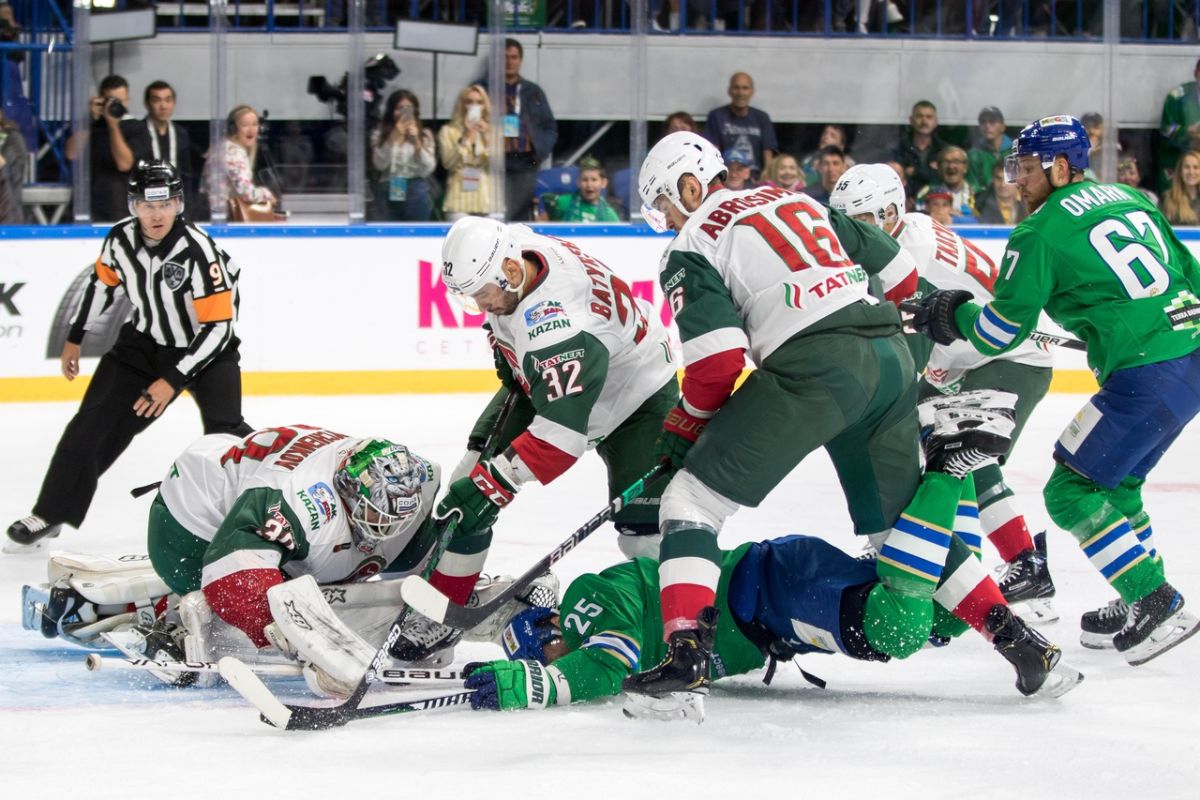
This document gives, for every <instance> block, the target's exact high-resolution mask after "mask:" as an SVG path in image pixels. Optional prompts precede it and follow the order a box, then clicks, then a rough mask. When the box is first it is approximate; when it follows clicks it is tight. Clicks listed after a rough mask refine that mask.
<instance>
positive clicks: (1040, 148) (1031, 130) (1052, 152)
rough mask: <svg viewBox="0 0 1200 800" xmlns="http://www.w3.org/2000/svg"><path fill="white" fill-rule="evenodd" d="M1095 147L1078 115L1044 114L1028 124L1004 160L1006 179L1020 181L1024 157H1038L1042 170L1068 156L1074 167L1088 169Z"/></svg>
mask: <svg viewBox="0 0 1200 800" xmlns="http://www.w3.org/2000/svg"><path fill="white" fill-rule="evenodd" d="M1091 149H1092V142H1091V140H1090V139H1089V138H1088V134H1087V128H1085V127H1083V123H1082V122H1080V121H1079V120H1077V119H1075V117H1071V116H1068V115H1066V114H1059V115H1058V116H1054V117H1042V118H1041V119H1039V120H1038V121H1037V122H1033V123H1030V124H1029V125H1026V126H1025V127H1024V128H1023V129H1021V132H1020V133H1019V134H1018V135H1017V138H1016V141H1014V142H1013V148H1012V154H1011V155H1009V156H1008V157H1007V158H1005V159H1004V179H1005V180H1007V181H1008V182H1009V183H1016V182H1017V175H1018V174H1019V173H1018V170H1017V165H1018V163H1019V162H1020V158H1021V156H1036V157H1037V158H1038V160H1039V161H1041V163H1042V169H1044V170H1046V169H1050V167H1051V165H1053V164H1054V159H1055V158H1056V157H1057V156H1059V155H1064V156H1066V157H1067V163H1068V164H1070V166H1071V169H1073V170H1085V169H1087V167H1088V152H1089V151H1090V150H1091Z"/></svg>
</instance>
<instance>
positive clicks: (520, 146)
mask: <svg viewBox="0 0 1200 800" xmlns="http://www.w3.org/2000/svg"><path fill="white" fill-rule="evenodd" d="M524 58H525V50H524V48H522V47H521V43H520V42H518V41H517V40H516V39H505V40H504V102H505V109H504V201H505V204H506V208H505V218H506V219H509V220H523V219H529V218H530V216H531V214H532V212H533V190H534V187H535V186H536V185H537V171H538V167H539V166H541V164H542V162H544V161H546V160H547V159H549V158H550V157H551V156H552V155H553V154H554V144H555V143H556V142H557V141H558V124H557V123H556V122H555V121H554V112H552V111H551V110H550V101H549V100H547V99H546V93H545V92H543V91H542V87H540V86H538V85H537V84H536V83H534V82H533V81H527V80H525V79H524V78H522V77H521V62H522V61H523V60H524Z"/></svg>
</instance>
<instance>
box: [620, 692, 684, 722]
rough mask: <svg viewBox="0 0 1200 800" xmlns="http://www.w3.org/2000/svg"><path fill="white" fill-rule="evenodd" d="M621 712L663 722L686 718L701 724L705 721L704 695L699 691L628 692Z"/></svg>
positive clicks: (634, 717) (630, 716)
mask: <svg viewBox="0 0 1200 800" xmlns="http://www.w3.org/2000/svg"><path fill="white" fill-rule="evenodd" d="M621 712H622V713H624V714H625V716H627V717H629V718H630V719H653V720H659V721H662V722H675V721H678V720H686V721H688V722H694V723H696V724H697V725H699V724H700V723H701V722H703V721H704V695H703V694H699V693H697V692H669V693H667V694H665V695H663V696H662V697H654V696H653V695H648V694H635V693H633V692H627V693H626V694H625V700H624V703H623V704H622V706H621Z"/></svg>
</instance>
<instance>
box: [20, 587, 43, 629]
mask: <svg viewBox="0 0 1200 800" xmlns="http://www.w3.org/2000/svg"><path fill="white" fill-rule="evenodd" d="M49 602H50V595H49V593H48V592H47V591H46V590H45V589H43V588H42V587H41V586H22V587H21V627H22V628H24V629H25V630H27V631H37V632H38V633H41V632H42V613H43V612H44V611H45V610H46V603H49Z"/></svg>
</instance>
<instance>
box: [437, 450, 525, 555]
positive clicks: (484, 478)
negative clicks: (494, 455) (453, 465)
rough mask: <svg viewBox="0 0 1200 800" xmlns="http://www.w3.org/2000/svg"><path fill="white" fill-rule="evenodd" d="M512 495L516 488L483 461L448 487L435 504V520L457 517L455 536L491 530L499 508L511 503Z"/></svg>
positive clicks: (488, 463) (514, 493)
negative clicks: (440, 500)
mask: <svg viewBox="0 0 1200 800" xmlns="http://www.w3.org/2000/svg"><path fill="white" fill-rule="evenodd" d="M516 492H517V488H516V487H515V486H513V484H512V483H510V482H509V481H508V480H506V479H505V478H504V477H503V476H501V475H500V474H499V472H498V471H497V470H496V468H495V466H494V465H493V464H492V462H490V461H483V462H481V463H479V464H476V465H475V468H474V469H473V470H471V474H470V475H467V476H466V477H465V478H459V479H458V480H456V481H454V483H452V484H450V488H449V489H447V490H446V496H445V497H444V498H442V502H440V503H438V507H437V518H438V519H446V518H447V517H450V516H455V515H457V516H458V517H459V520H458V533H459V535H463V536H470V535H471V534H474V533H479V532H480V531H484V530H487V529H488V528H490V527H492V523H494V522H495V521H496V517H498V516H500V509H502V508H504V507H505V506H506V505H508V504H509V503H510V502H512V499H513V497H514V496H516Z"/></svg>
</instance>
